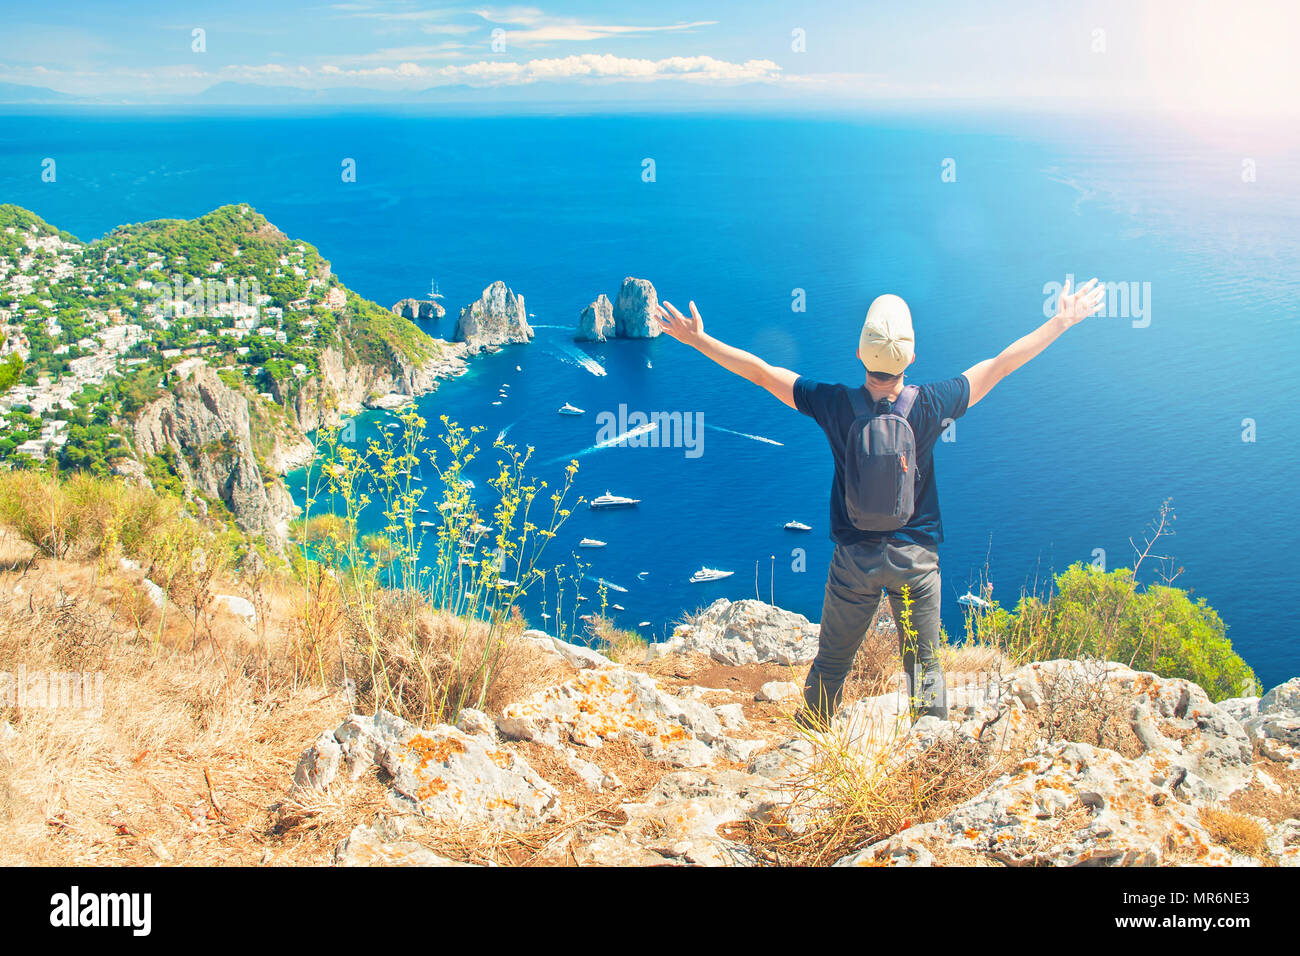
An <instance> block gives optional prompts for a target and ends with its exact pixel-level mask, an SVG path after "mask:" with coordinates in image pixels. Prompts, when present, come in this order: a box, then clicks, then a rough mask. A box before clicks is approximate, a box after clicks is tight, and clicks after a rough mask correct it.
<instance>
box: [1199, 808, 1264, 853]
mask: <svg viewBox="0 0 1300 956" xmlns="http://www.w3.org/2000/svg"><path fill="white" fill-rule="evenodd" d="M1200 816H1201V823H1202V824H1203V825H1204V826H1205V829H1206V830H1207V831H1209V834H1210V839H1211V840H1213V841H1214V842H1215V843H1218V844H1219V845H1220V846H1224V847H1227V848H1228V849H1229V850H1232V851H1233V852H1234V853H1243V854H1245V855H1246V856H1253V857H1255V858H1256V859H1260V860H1264V859H1268V858H1269V852H1268V834H1267V833H1265V832H1264V828H1263V827H1262V826H1260V825H1259V823H1258V822H1257V821H1255V820H1253V819H1251V818H1250V817H1247V816H1243V815H1242V814H1240V813H1234V812H1232V811H1231V810H1220V809H1218V808H1215V807H1205V808H1203V809H1202V810H1201V814H1200Z"/></svg>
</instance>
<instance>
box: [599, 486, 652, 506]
mask: <svg viewBox="0 0 1300 956" xmlns="http://www.w3.org/2000/svg"><path fill="white" fill-rule="evenodd" d="M640 502H641V499H640V498H624V497H622V496H621V495H613V494H610V493H609V491H608V490H607V491H606V492H605V493H604V494H603V495H601V496H600V497H598V498H592V499H591V507H593V508H630V507H632V506H633V505H635V504H639V503H640Z"/></svg>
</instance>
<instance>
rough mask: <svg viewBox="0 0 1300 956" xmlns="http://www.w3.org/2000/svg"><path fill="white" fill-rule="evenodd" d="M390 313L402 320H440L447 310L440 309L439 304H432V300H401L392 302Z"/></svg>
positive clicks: (440, 305)
mask: <svg viewBox="0 0 1300 956" xmlns="http://www.w3.org/2000/svg"><path fill="white" fill-rule="evenodd" d="M392 311H393V312H394V313H395V314H397V315H400V316H401V317H402V318H404V319H410V320H411V321H415V320H416V319H424V320H426V321H427V320H430V319H441V318H442V317H443V316H444V315H446V314H447V310H446V309H444V308H443V307H442V303H441V302H434V301H433V300H432V299H401V300H400V301H398V302H394V303H393V306H392Z"/></svg>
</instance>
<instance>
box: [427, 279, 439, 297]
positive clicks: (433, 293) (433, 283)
mask: <svg viewBox="0 0 1300 956" xmlns="http://www.w3.org/2000/svg"><path fill="white" fill-rule="evenodd" d="M429 298H430V299H434V300H437V299H441V298H442V293H441V292H439V291H438V280H437V279H430V280H429Z"/></svg>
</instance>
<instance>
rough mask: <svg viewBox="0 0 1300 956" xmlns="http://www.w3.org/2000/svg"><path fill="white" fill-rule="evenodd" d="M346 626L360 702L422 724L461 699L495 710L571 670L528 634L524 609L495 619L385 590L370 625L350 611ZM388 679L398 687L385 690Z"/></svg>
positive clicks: (450, 713)
mask: <svg viewBox="0 0 1300 956" xmlns="http://www.w3.org/2000/svg"><path fill="white" fill-rule="evenodd" d="M344 629H345V632H348V633H347V634H346V636H345V638H344V641H345V646H346V647H347V648H348V652H347V656H346V658H345V662H346V665H347V672H348V674H349V676H350V677H351V678H352V679H353V680H355V681H356V685H357V691H358V696H357V706H358V708H359V709H361V710H364V711H367V712H372V711H373V710H374V709H375V708H377V707H383V708H385V709H387V710H389V711H391V712H393V713H395V714H398V715H400V716H402V717H405V718H406V719H407V720H410V721H411V722H412V723H416V724H428V723H437V722H442V721H450V720H454V719H455V715H456V713H457V712H459V710H460V709H461V707H474V708H477V709H479V710H484V711H486V712H488V713H489V714H493V715H496V714H499V713H500V712H501V709H502V708H503V707H505V706H506V705H507V704H509V703H511V702H512V701H515V700H519V699H520V698H522V697H527V696H529V695H531V694H533V693H535V692H536V691H539V690H541V689H542V688H544V687H547V686H549V685H551V684H554V683H559V682H560V681H561V680H564V679H565V678H567V677H568V676H570V674H571V671H570V670H569V669H567V668H566V667H564V666H563V665H561V664H559V663H557V662H556V659H555V657H554V656H553V655H550V654H546V653H544V652H543V651H541V650H539V649H538V648H537V647H536V646H535V645H533V644H532V643H530V642H528V641H525V640H522V639H521V636H520V635H522V633H523V631H524V630H525V622H524V620H523V618H522V617H521V616H520V615H519V614H518V613H517V612H516V613H515V614H514V615H513V616H512V617H511V618H510V619H509V620H507V621H504V622H502V623H500V624H498V625H497V626H496V627H490V626H489V625H488V624H487V623H486V622H484V621H481V620H477V619H473V618H459V617H456V616H454V615H452V614H449V613H447V612H446V611H441V610H438V609H435V608H431V607H430V606H429V605H428V604H427V602H425V601H424V600H423V599H421V598H420V597H418V596H412V595H411V594H408V593H404V592H401V591H386V592H381V593H380V594H379V595H378V597H377V605H376V609H375V613H374V615H373V617H372V618H371V619H370V621H369V622H368V625H367V626H366V627H364V628H362V627H361V626H360V625H359V624H357V623H356V622H355V621H353V620H350V619H345V625H344ZM371 639H373V640H374V642H375V643H374V651H373V653H371V646H370V645H369V643H368V642H369V641H370V640H371ZM384 687H391V688H393V693H392V694H386V693H384V692H382V691H380V690H379V688H384Z"/></svg>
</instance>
